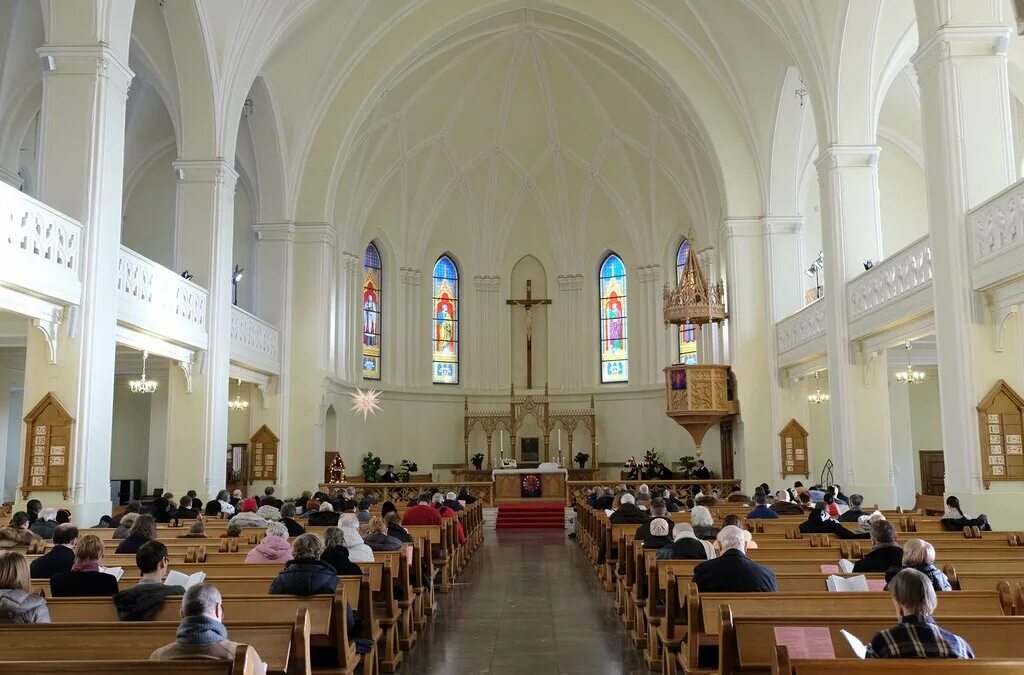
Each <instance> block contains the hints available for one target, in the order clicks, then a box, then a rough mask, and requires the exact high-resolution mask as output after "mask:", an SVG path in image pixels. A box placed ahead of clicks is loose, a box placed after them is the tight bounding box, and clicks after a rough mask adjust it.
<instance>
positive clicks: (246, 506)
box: [242, 497, 256, 513]
mask: <svg viewBox="0 0 1024 675" xmlns="http://www.w3.org/2000/svg"><path fill="white" fill-rule="evenodd" d="M242 513H256V500H255V499H254V498H253V497H248V498H246V499H243V500H242Z"/></svg>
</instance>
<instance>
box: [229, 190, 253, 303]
mask: <svg viewBox="0 0 1024 675" xmlns="http://www.w3.org/2000/svg"><path fill="white" fill-rule="evenodd" d="M252 212H253V209H252V200H251V197H250V196H249V191H248V190H246V189H245V187H244V186H243V184H242V183H241V182H239V184H238V189H237V190H235V221H234V223H235V230H234V242H233V245H232V251H231V258H232V262H233V263H234V264H236V265H241V266H242V267H243V268H245V272H244V273H243V275H242V280H241V281H239V282H238V306H239V307H241V308H242V309H244V310H245V311H247V312H250V313H251V312H252V311H253V288H255V284H253V278H254V276H255V274H256V269H255V267H256V264H255V258H254V256H253V250H254V249H255V245H256V237H255V235H254V234H253V231H252V223H253V214H252Z"/></svg>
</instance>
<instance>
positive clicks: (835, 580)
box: [827, 574, 871, 592]
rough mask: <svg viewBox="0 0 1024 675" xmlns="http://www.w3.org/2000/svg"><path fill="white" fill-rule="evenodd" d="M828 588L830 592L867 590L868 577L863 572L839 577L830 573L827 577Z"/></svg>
mask: <svg viewBox="0 0 1024 675" xmlns="http://www.w3.org/2000/svg"><path fill="white" fill-rule="evenodd" d="M827 583H828V590H830V591H832V592H846V591H869V590H871V589H870V588H869V587H868V578H867V577H866V576H864V575H863V574H858V575H857V576H855V577H840V576H836V575H835V574H831V575H829V577H828V582H827Z"/></svg>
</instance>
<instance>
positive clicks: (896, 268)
mask: <svg viewBox="0 0 1024 675" xmlns="http://www.w3.org/2000/svg"><path fill="white" fill-rule="evenodd" d="M931 284H932V247H931V240H930V239H929V237H928V235H925V236H923V237H921V238H920V239H918V240H917V241H915V242H913V243H912V244H910V245H909V246H907V247H905V248H904V249H903V250H901V251H899V252H897V253H895V254H893V255H891V256H889V257H888V258H886V259H885V260H882V261H881V262H879V263H877V264H876V265H875V266H874V267H872V268H871V269H869V270H867V271H865V272H864V273H863V274H861V275H860V276H858V277H856V278H855V279H852V280H851V281H850V282H849V283H848V284H846V302H847V305H846V311H847V318H848V319H849V321H851V322H854V321H857V320H859V319H861V318H863V317H865V316H867V315H869V314H871V313H874V312H879V311H880V310H885V309H889V308H892V307H894V306H895V305H897V304H906V303H903V301H904V300H905V299H908V298H911V296H914V295H915V294H917V293H918V292H919V291H924V290H926V289H928V288H931ZM924 300H925V301H927V302H929V303H930V300H928V299H927V298H924ZM914 304H915V307H913V308H910V307H907V308H905V311H904V312H900V311H899V310H897V312H896V313H905V314H912V313H917V312H918V310H919V308H918V307H917V306H916V305H917V303H914ZM887 314H888V312H887ZM899 318H902V317H889V316H887V317H886V319H887V321H892V320H898V319H899ZM907 318H910V317H909V316H907Z"/></svg>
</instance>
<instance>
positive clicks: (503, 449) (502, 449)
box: [498, 429, 505, 455]
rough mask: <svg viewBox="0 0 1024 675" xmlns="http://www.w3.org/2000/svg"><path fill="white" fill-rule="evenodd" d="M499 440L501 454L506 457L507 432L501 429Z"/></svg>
mask: <svg viewBox="0 0 1024 675" xmlns="http://www.w3.org/2000/svg"><path fill="white" fill-rule="evenodd" d="M498 438H500V439H501V454H502V455H504V454H505V430H504V429H499V430H498Z"/></svg>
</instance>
